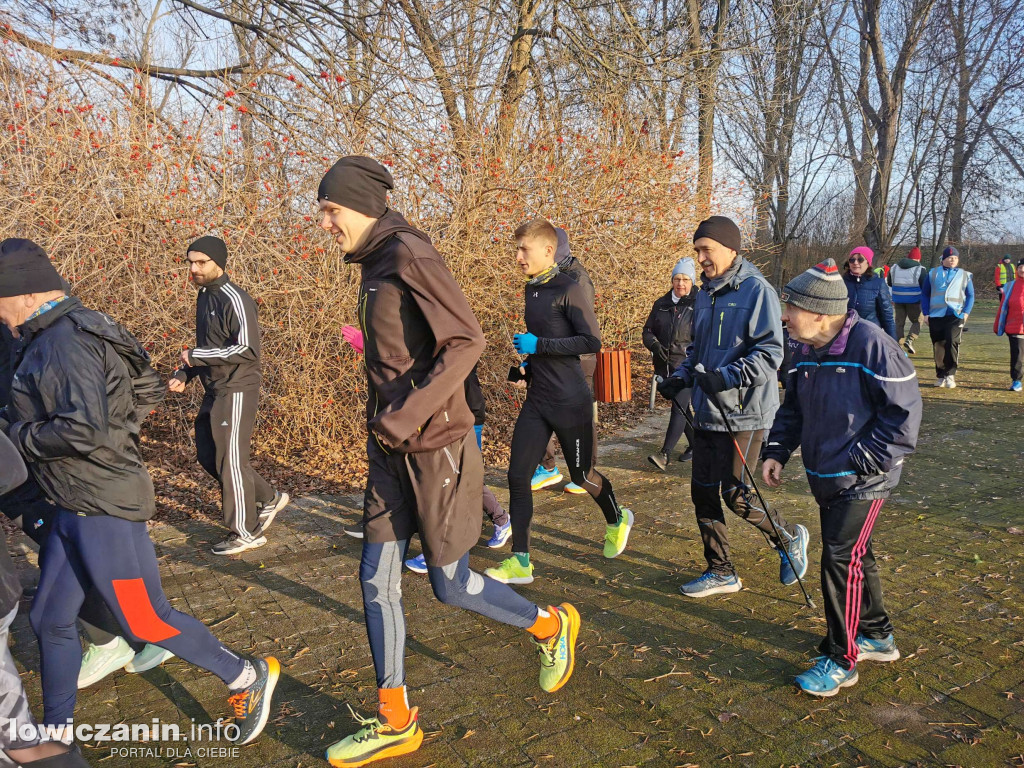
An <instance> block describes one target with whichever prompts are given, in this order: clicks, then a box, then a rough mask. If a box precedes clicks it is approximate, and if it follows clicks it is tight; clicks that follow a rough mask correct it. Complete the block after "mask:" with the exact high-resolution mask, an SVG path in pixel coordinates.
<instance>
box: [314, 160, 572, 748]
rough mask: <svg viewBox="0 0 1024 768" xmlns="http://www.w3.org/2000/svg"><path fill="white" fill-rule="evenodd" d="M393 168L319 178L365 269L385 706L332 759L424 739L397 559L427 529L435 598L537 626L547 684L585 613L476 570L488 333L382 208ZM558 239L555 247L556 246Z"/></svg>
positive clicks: (556, 678) (354, 164) (376, 591)
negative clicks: (480, 364) (479, 386)
mask: <svg viewBox="0 0 1024 768" xmlns="http://www.w3.org/2000/svg"><path fill="white" fill-rule="evenodd" d="M393 186H394V182H393V180H392V178H391V174H390V173H388V171H387V170H386V169H385V168H384V167H383V166H381V165H380V163H378V162H376V161H375V160H372V159H370V158H368V157H356V156H353V157H345V158H342V159H341V160H339V161H338V162H337V163H335V164H334V166H333V167H332V168H331V169H330V170H329V171H328V172H327V174H326V175H325V176H324V178H323V181H321V182H320V188H319V190H318V192H317V199H318V203H319V205H320V210H321V212H322V213H323V221H322V222H321V225H320V226H321V227H322V228H323V229H324V230H325V231H327V232H329V233H330V234H331V235H332V236H333V237H334V239H335V242H337V243H338V246H339V247H340V248H341V250H342V251H343V252H344V254H345V263H346V264H358V265H359V267H360V269H361V284H360V287H359V322H360V325H361V326H362V331H363V345H364V346H363V360H364V362H365V364H366V378H367V403H366V406H367V408H366V427H367V432H368V433H369V434H368V438H367V441H366V454H367V459H368V462H369V473H368V477H367V481H366V492H365V495H364V502H363V507H364V509H363V529H364V536H363V551H362V557H361V561H360V564H359V582H360V586H361V588H362V593H363V612H364V615H365V617H366V632H367V636H368V639H369V642H370V652H371V656H372V657H373V666H374V672H375V673H376V678H377V691H378V699H379V708H378V715H377V717H375V718H366V719H362V718H360V720H361V721H362V723H363V725H364V727H363V728H361V729H360V730H359V731H357V732H356V733H354V734H352V735H351V736H349V737H347V738H345V739H342V740H341V741H339V742H337V743H336V744H333V745H332V746H331V747H330V748H329V749H328V750H327V760H328V762H330V763H331V765H335V766H347V765H351V766H355V765H364V764H366V763H369V762H371V761H373V760H379V759H381V758H384V757H392V756H397V755H402V754H406V753H409V752H413V751H415V750H416V749H418V748H419V746H420V744H421V743H422V742H423V730H422V729H421V728H420V726H419V722H418V720H417V709H416V707H411V708H410V707H409V700H408V697H407V695H406V687H405V613H404V608H403V605H402V584H401V576H402V559H403V558H404V556H405V552H406V550H407V548H408V545H409V540H410V539H411V538H412V536H413V535H415V534H417V533H418V534H419V537H420V542H421V543H422V544H423V554H424V556H425V559H426V564H427V575H428V577H429V578H430V585H431V587H432V588H433V590H434V595H435V596H436V597H437V598H438V599H439V600H441V601H442V602H444V603H447V604H449V605H454V606H458V607H460V608H465V609H467V610H470V611H474V612H476V613H478V614H480V615H483V616H487V617H488V618H491V619H494V620H495V621H499V622H501V623H503V624H508V625H511V626H515V627H519V628H521V629H524V630H526V631H527V632H528V633H530V635H532V637H533V639H534V642H535V643H536V646H537V649H538V652H539V655H540V659H541V662H540V663H541V670H540V685H541V688H542V689H543V690H545V691H548V692H553V691H556V690H558V689H560V688H561V687H562V686H563V685H565V684H566V683H567V682H568V681H569V677H570V676H571V675H572V671H573V668H574V663H575V645H576V638H577V635H578V632H579V623H580V619H579V614H578V613H577V612H576V609H575V608H573V607H572V606H571V605H569V604H568V603H563V604H562V605H560V606H558V607H553V606H549V607H548V608H547V609H544V608H541V607H540V606H538V605H535V604H534V603H532V602H530V601H529V600H527V599H525V598H524V597H522V596H520V595H518V594H517V593H516V592H515V591H513V590H512V588H511V587H509V586H508V585H506V584H502V583H501V582H498V581H495V580H494V579H492V578H490V577H488V576H482V575H480V574H479V573H476V572H475V571H472V570H471V569H470V567H469V550H470V548H471V547H472V546H473V545H474V544H475V543H476V541H477V539H478V538H479V537H480V524H481V522H482V520H481V509H480V498H481V495H482V493H483V459H482V457H481V455H480V449H479V447H478V446H477V442H476V436H475V434H474V432H473V423H474V420H475V419H474V417H473V412H472V411H471V410H470V407H469V405H468V403H467V401H466V389H465V386H464V382H465V380H466V377H467V376H469V374H470V372H471V371H472V370H473V367H474V366H475V365H476V364H477V361H478V360H479V359H480V353H481V352H482V351H483V348H484V335H483V332H482V331H481V330H480V324H479V323H478V322H477V320H476V317H474V316H473V311H472V310H471V309H470V307H469V303H468V302H467V301H466V297H465V295H464V294H463V293H462V289H461V288H460V287H459V285H458V283H457V282H455V278H454V277H453V276H452V273H451V272H450V271H449V270H448V267H447V265H446V264H445V262H444V259H443V258H442V257H441V255H440V254H439V253H438V252H437V250H436V249H435V248H434V246H433V245H431V243H430V239H429V238H428V237H427V235H425V234H424V233H423V232H420V231H419V230H417V229H415V228H414V227H412V226H411V225H410V224H409V223H408V222H407V221H406V220H405V218H403V217H402V215H401V214H399V213H398V212H396V211H393V210H390V209H389V208H388V205H387V191H388V190H389V189H391V188H392V187H393ZM553 250H554V249H553V248H552V251H553Z"/></svg>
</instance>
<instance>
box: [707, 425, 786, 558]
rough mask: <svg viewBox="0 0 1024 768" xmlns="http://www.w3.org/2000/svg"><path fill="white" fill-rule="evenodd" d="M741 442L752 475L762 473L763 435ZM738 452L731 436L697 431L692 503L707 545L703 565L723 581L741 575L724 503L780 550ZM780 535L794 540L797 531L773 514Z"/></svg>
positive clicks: (741, 435)
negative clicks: (759, 469)
mask: <svg viewBox="0 0 1024 768" xmlns="http://www.w3.org/2000/svg"><path fill="white" fill-rule="evenodd" d="M735 434H736V441H737V442H738V443H739V445H740V447H741V448H742V450H743V453H744V456H745V457H746V459H747V464H748V465H749V466H750V469H751V471H752V472H756V471H757V458H758V455H759V454H760V453H761V440H762V437H763V436H764V432H763V431H762V430H760V429H758V430H755V431H753V432H736V433H735ZM747 480H748V479H747V476H746V474H745V472H744V470H743V462H742V461H741V460H740V456H739V453H738V452H737V450H736V446H735V445H733V441H732V438H730V437H729V434H728V433H727V432H711V431H709V430H704V429H698V430H696V431H695V432H694V435H693V474H692V477H691V482H690V498H691V499H692V500H693V506H694V511H695V512H696V514H697V526H698V527H699V528H700V537H701V540H702V541H703V542H704V559H705V560H707V563H708V569H709V570H710V571H712V572H714V573H717V574H720V575H723V576H725V575H729V574H733V573H735V572H736V569H735V568H734V567H733V564H732V560H730V559H729V537H728V535H727V533H726V526H725V514H724V513H723V512H722V499H725V503H726V504H727V505H728V507H729V509H731V510H732V511H733V512H735V513H736V514H737V515H739V516H740V517H742V518H743V519H744V520H746V521H747V522H748V523H750V524H751V525H753V526H755V527H756V528H758V529H760V530H761V531H763V532H764V533H766V534H767V535H768V538H769V540H771V542H772V544H773V545H774V546H776V547H778V546H779V539H778V536H777V535H776V534H775V529H774V528H773V526H772V521H771V520H770V519H769V518H768V514H766V512H765V510H763V509H761V504H760V502H759V501H758V500H757V495H756V494H755V493H754V491H753V489H752V488H751V487H750V486H749V485H748V484H747ZM771 515H772V519H774V520H775V525H776V526H778V528H779V530H781V531H784V532H785V533H786V534H789V535H790V536H795V535H796V526H793V525H787V524H786V521H785V520H783V519H782V518H781V517H780V516H779V514H778V513H777V512H775V511H774V510H773V511H772V512H771Z"/></svg>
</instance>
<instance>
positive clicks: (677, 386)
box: [658, 376, 686, 400]
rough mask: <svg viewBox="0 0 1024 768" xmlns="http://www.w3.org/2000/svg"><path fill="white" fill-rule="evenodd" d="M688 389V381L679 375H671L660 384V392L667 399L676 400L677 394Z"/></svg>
mask: <svg viewBox="0 0 1024 768" xmlns="http://www.w3.org/2000/svg"><path fill="white" fill-rule="evenodd" d="M684 389H686V382H685V381H683V380H682V379H681V378H678V377H677V376H669V377H668V378H667V379H664V380H662V382H661V384H659V385H658V394H659V395H661V396H662V397H664V398H665V399H666V400H674V399H675V396H676V395H678V394H679V393H680V392H682V391H683V390H684Z"/></svg>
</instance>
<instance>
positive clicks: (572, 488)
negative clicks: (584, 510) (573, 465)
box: [565, 483, 587, 496]
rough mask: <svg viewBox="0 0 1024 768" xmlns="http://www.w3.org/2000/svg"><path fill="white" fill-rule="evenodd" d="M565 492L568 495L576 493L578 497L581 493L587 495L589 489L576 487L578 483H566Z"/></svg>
mask: <svg viewBox="0 0 1024 768" xmlns="http://www.w3.org/2000/svg"><path fill="white" fill-rule="evenodd" d="M565 492H566V493H575V494H576V495H577V496H578V495H579V494H581V493H586V492H587V489H586V488H581V487H580V486H578V485H576V483H566V484H565Z"/></svg>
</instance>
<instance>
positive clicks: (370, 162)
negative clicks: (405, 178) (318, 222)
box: [316, 155, 395, 219]
mask: <svg viewBox="0 0 1024 768" xmlns="http://www.w3.org/2000/svg"><path fill="white" fill-rule="evenodd" d="M394 188H395V180H394V179H393V178H391V174H390V173H389V172H388V169H387V168H385V167H384V166H383V165H381V164H380V163H378V162H377V161H376V160H374V159H373V158H372V157H363V156H361V155H349V156H348V157H343V158H341V160H339V161H338V162H336V163H335V164H334V165H332V166H331V169H330V170H329V171H327V173H325V174H324V177H323V179H321V180H320V186H319V187H318V188H317V190H316V199H317V200H318V201H320V200H329V201H330V202H332V203H337V204H338V205H341V206H344V207H345V208H351V209H352V210H353V211H358V212H359V213H362V214H364V215H366V216H370V217H371V218H374V219H379V218H380V217H381V216H383V215H384V212H385V211H387V209H388V190H389V189H394Z"/></svg>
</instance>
